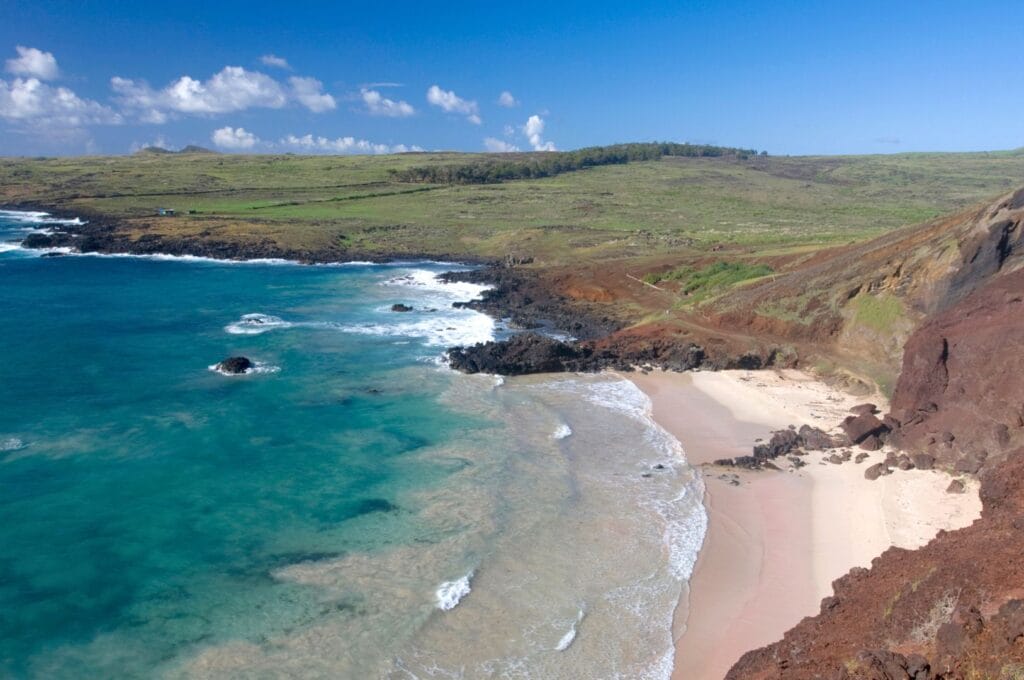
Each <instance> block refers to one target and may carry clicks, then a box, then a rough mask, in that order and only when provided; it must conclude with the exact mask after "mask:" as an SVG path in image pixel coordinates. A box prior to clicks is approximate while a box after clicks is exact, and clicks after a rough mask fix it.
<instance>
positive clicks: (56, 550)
mask: <svg viewBox="0 0 1024 680" xmlns="http://www.w3.org/2000/svg"><path fill="white" fill-rule="evenodd" d="M45 227H46V224H45V218H44V217H43V216H41V215H31V214H12V213H0V315H2V316H0V318H2V319H3V322H2V326H0V328H2V330H0V352H2V354H0V356H3V362H0V449H2V450H0V545H2V546H3V547H4V549H3V550H2V551H0V610H2V611H3V612H4V615H3V616H2V617H0V675H4V676H11V677H26V678H29V677H31V678H37V677H38V678H61V677H74V678H93V677H95V678H103V677H123V678H131V677H225V678H227V677H281V676H301V677H332V678H338V677H343V678H346V677H351V678H366V677H388V678H391V677H395V678H411V677H466V678H473V677H537V678H552V677H566V678H569V677H582V676H591V677H615V676H619V677H643V676H649V677H665V676H667V670H668V665H667V664H668V662H669V661H670V659H671V637H670V632H669V624H670V622H671V615H672V610H673V609H674V606H675V602H676V600H677V599H678V596H679V592H680V589H681V588H682V586H683V580H684V579H685V578H686V577H687V576H688V575H689V570H690V568H691V566H692V563H693V560H694V559H695V556H696V551H697V548H698V547H699V545H700V542H701V540H702V538H703V531H704V525H705V517H704V513H703V508H702V507H701V505H700V500H701V487H700V482H699V479H697V478H696V477H695V475H694V473H693V471H692V470H690V468H689V467H688V466H686V465H685V463H683V462H682V460H681V458H680V457H679V452H678V450H677V448H676V444H675V442H674V440H672V439H671V438H669V437H668V436H667V435H666V434H665V433H664V432H662V431H660V430H659V429H658V428H656V427H655V426H654V424H653V423H652V422H651V421H650V419H649V418H648V417H647V415H646V399H645V398H644V397H643V395H642V394H640V393H639V392H638V391H637V390H636V389H635V388H634V387H633V386H632V384H631V383H628V382H626V381H623V380H621V379H619V378H616V377H614V376H609V375H604V376H586V377H584V376H564V377H557V378H530V379H517V380H509V381H507V382H504V381H501V380H500V379H497V378H494V377H491V376H464V375H459V374H455V373H453V372H451V371H448V370H447V369H445V368H443V367H442V366H440V365H439V363H438V357H439V356H440V354H441V352H442V351H443V349H444V347H445V346H448V345H451V344H457V343H459V342H475V341H479V340H484V339H487V338H489V337H491V336H492V335H493V334H494V333H495V332H496V328H495V324H494V323H493V322H492V321H491V320H490V319H488V318H487V317H485V316H483V315H480V314H477V313H475V312H472V311H470V310H456V309H453V308H452V307H451V303H452V302H453V301H457V300H464V299H468V298H469V297H471V296H473V295H475V294H477V293H478V290H477V289H475V288H474V287H473V286H469V285H464V284H463V285H456V286H444V285H441V284H439V283H437V282H436V281H435V280H434V278H433V274H435V273H437V272H441V271H446V270H448V269H451V268H452V267H451V266H446V265H438V264H421V263H417V264H402V265H386V266H385V265H372V266H371V265H344V266H317V267H304V266H298V265H292V264H286V263H276V264H275V263H262V264H228V263H217V262H210V261H202V260H198V259H180V258H177V259H176V258H136V257H93V256H67V257H40V256H39V254H38V253H29V252H26V251H23V250H20V249H18V248H16V247H15V245H14V243H13V241H14V240H17V239H20V238H23V237H24V234H25V233H26V232H27V231H28V230H31V229H37V228H45ZM398 302H401V303H406V304H411V305H412V306H413V307H414V308H415V309H414V311H413V312H409V313H396V312H391V311H390V307H391V305H392V304H394V303H398ZM427 310H435V311H427ZM256 314H259V315H262V316H259V317H256V316H252V315H256ZM235 354H244V355H246V356H248V357H250V358H252V359H254V360H256V361H257V362H259V365H260V366H261V368H262V370H261V371H257V372H254V373H252V374H250V375H245V376H233V377H228V376H223V375H220V374H217V373H215V372H213V371H211V370H209V368H208V367H209V366H210V365H212V364H214V363H215V362H217V361H218V360H220V359H223V358H225V357H227V356H231V355H235ZM658 463H662V464H665V465H667V466H668V469H667V470H652V467H653V466H654V465H656V464H658ZM647 473H649V474H650V476H647V477H645V476H644V474H647Z"/></svg>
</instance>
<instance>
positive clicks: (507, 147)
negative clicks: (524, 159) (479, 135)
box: [484, 137, 519, 153]
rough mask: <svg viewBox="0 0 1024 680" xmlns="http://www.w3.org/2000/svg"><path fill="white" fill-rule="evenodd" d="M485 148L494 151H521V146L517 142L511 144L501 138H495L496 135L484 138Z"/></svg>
mask: <svg viewBox="0 0 1024 680" xmlns="http://www.w3.org/2000/svg"><path fill="white" fill-rule="evenodd" d="M484 148H485V149H487V150H488V151H491V152H493V153H511V152H513V151H519V147H518V146H516V145H515V144H510V143H509V142H506V141H504V140H501V139H495V138H494V137H485V138H484Z"/></svg>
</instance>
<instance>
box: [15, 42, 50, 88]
mask: <svg viewBox="0 0 1024 680" xmlns="http://www.w3.org/2000/svg"><path fill="white" fill-rule="evenodd" d="M14 49H15V50H16V51H17V52H18V56H17V57H14V58H12V59H8V60H7V62H6V63H5V64H4V67H5V69H6V70H7V72H8V73H13V74H14V75H16V76H29V77H30V78H38V79H39V80H53V79H54V78H56V77H57V74H58V73H59V70H58V69H57V58H56V57H54V56H53V54H51V53H50V52H43V51H42V50H39V49H36V48H35V47H23V46H22V45H18V46H17V47H15V48H14Z"/></svg>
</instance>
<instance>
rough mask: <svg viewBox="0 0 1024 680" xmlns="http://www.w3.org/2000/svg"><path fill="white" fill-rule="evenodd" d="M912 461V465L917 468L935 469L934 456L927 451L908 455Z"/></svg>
mask: <svg viewBox="0 0 1024 680" xmlns="http://www.w3.org/2000/svg"><path fill="white" fill-rule="evenodd" d="M910 460H911V461H913V463H914V467H916V468H917V469H918V470H933V469H935V456H930V455H928V454H927V453H915V454H913V455H912V456H911V457H910Z"/></svg>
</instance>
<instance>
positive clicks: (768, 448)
mask: <svg viewBox="0 0 1024 680" xmlns="http://www.w3.org/2000/svg"><path fill="white" fill-rule="evenodd" d="M799 446H800V435H799V434H797V433H796V432H794V431H793V430H778V431H776V432H773V433H772V436H771V439H769V440H768V442H767V443H765V444H758V445H757V446H755V447H754V458H756V459H758V460H762V461H764V460H771V459H772V458H778V457H779V456H782V455H785V454H787V453H789V452H790V451H792V450H793V449H796V448H799Z"/></svg>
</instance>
